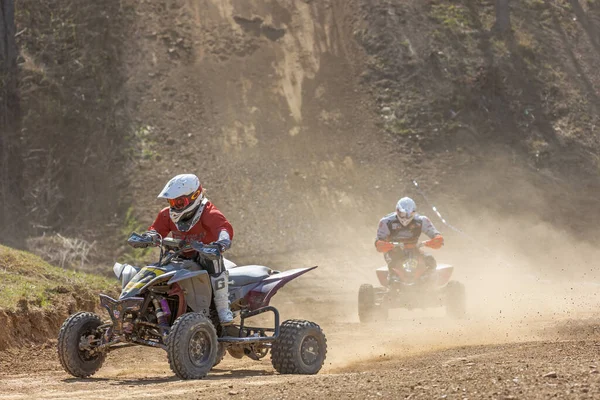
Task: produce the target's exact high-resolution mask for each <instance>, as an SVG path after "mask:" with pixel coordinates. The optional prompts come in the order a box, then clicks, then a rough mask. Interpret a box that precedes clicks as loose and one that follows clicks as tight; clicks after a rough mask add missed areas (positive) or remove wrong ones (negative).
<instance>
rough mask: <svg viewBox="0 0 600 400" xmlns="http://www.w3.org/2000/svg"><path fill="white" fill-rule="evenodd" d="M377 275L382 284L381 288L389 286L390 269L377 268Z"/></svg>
mask: <svg viewBox="0 0 600 400" xmlns="http://www.w3.org/2000/svg"><path fill="white" fill-rule="evenodd" d="M376 273H377V279H379V283H381V286H387V284H388V282H387V277H388V268H387V267H380V268H377V270H376Z"/></svg>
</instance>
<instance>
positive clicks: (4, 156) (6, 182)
mask: <svg viewBox="0 0 600 400" xmlns="http://www.w3.org/2000/svg"><path fill="white" fill-rule="evenodd" d="M15 32H16V27H15V4H14V0H0V235H2V236H0V241H3V242H4V241H5V238H6V234H7V233H10V234H11V235H15V234H16V233H18V232H16V231H15V227H16V224H15V223H11V220H13V218H12V214H13V213H12V212H11V210H12V206H15V205H17V206H20V205H19V204H18V202H19V199H20V197H21V196H20V187H21V186H22V185H20V184H19V183H20V182H19V176H20V175H21V168H20V165H19V164H20V163H19V162H18V160H19V154H18V149H19V125H20V124H19V122H20V106H19V95H18V85H17V82H18V81H17V44H16V37H15Z"/></svg>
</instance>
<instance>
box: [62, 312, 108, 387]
mask: <svg viewBox="0 0 600 400" xmlns="http://www.w3.org/2000/svg"><path fill="white" fill-rule="evenodd" d="M100 325H102V320H101V319H100V317H99V316H98V315H96V314H93V313H90V312H78V313H75V314H73V315H71V316H70V317H69V318H67V320H66V321H65V322H64V323H63V324H62V326H61V328H60V331H59V332H58V345H57V350H58V358H59V360H60V364H61V365H62V367H63V368H64V369H65V371H67V372H68V373H69V374H71V375H73V376H75V377H78V378H87V377H89V376H92V375H94V374H95V373H96V371H98V370H99V369H100V367H102V364H103V363H104V359H105V358H106V355H105V354H103V353H97V354H94V355H90V354H89V351H86V350H81V349H80V348H79V346H80V344H82V342H84V341H85V340H86V338H88V337H89V336H99V335H98V334H97V328H98V327H99V326H100ZM96 338H98V337H96Z"/></svg>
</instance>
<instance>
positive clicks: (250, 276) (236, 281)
mask: <svg viewBox="0 0 600 400" xmlns="http://www.w3.org/2000/svg"><path fill="white" fill-rule="evenodd" d="M228 271H229V282H230V283H231V285H232V286H244V285H248V284H250V283H255V282H260V281H262V280H263V279H264V278H266V277H267V276H269V275H271V268H268V267H265V266H262V265H245V266H243V267H235V268H232V269H229V270H228Z"/></svg>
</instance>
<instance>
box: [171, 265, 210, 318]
mask: <svg viewBox="0 0 600 400" xmlns="http://www.w3.org/2000/svg"><path fill="white" fill-rule="evenodd" d="M198 272H204V274H198V275H196V276H194V277H192V278H189V279H184V280H181V281H179V282H177V283H178V284H179V286H181V288H182V289H183V290H184V291H185V301H186V302H187V304H188V306H189V307H190V308H191V309H192V310H193V311H194V312H203V311H205V312H208V309H209V308H210V302H211V297H212V287H211V285H210V277H209V276H208V273H206V271H198Z"/></svg>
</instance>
